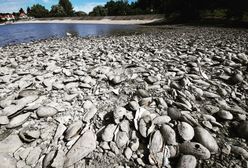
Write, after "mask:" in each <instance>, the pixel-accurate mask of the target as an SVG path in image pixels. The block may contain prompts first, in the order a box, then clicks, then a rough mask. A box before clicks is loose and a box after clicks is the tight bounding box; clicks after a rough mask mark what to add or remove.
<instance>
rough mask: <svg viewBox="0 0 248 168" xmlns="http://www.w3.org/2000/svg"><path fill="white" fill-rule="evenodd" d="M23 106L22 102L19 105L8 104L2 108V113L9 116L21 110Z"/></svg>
mask: <svg viewBox="0 0 248 168" xmlns="http://www.w3.org/2000/svg"><path fill="white" fill-rule="evenodd" d="M24 107H25V105H23V104H21V105H20V104H19V105H9V106H7V107H5V108H4V109H3V115H5V116H8V117H9V116H11V115H14V114H16V113H17V112H19V111H21V110H22V109H23V108H24Z"/></svg>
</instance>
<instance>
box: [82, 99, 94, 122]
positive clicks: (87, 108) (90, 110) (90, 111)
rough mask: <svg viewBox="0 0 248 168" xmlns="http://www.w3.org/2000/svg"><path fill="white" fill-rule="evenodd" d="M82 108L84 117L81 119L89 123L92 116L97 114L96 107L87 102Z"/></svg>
mask: <svg viewBox="0 0 248 168" xmlns="http://www.w3.org/2000/svg"><path fill="white" fill-rule="evenodd" d="M83 108H84V110H85V115H84V117H83V121H85V122H90V120H91V119H92V118H93V117H94V115H95V114H96V112H97V108H96V106H95V105H94V104H93V103H92V102H91V101H89V100H87V101H86V102H85V103H84V105H83Z"/></svg>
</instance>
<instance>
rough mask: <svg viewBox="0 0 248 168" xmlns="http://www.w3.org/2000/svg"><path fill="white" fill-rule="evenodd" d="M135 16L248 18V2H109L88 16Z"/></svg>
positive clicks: (175, 0)
mask: <svg viewBox="0 0 248 168" xmlns="http://www.w3.org/2000/svg"><path fill="white" fill-rule="evenodd" d="M137 14H165V15H166V17H167V18H169V17H174V18H179V19H180V18H181V19H198V18H200V17H201V16H202V15H214V16H217V17H223V18H229V19H236V20H237V19H238V20H240V19H242V18H243V17H244V16H248V0H235V1H234V0H137V1H136V2H133V3H131V4H129V3H128V1H127V0H117V1H114V0H110V1H108V2H107V3H106V4H105V5H104V6H96V7H95V8H94V9H93V11H92V12H90V13H89V15H92V16H107V15H108V16H116V15H137Z"/></svg>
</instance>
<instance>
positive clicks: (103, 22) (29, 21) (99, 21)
mask: <svg viewBox="0 0 248 168" xmlns="http://www.w3.org/2000/svg"><path fill="white" fill-rule="evenodd" d="M159 20H161V19H151V20H111V19H101V20H71V19H65V20H28V21H17V22H15V23H14V24H24V23H70V24H71V23H77V24H78V23H81V24H121V25H123V24H124V25H130V24H147V23H152V22H155V21H159Z"/></svg>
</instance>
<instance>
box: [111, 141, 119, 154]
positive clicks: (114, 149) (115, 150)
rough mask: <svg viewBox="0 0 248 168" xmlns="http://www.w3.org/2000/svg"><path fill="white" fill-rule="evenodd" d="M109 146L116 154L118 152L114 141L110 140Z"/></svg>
mask: <svg viewBox="0 0 248 168" xmlns="http://www.w3.org/2000/svg"><path fill="white" fill-rule="evenodd" d="M109 146H110V149H111V150H112V151H113V152H114V153H115V154H116V155H118V154H120V150H119V148H118V147H117V145H116V143H115V142H113V141H111V142H110V143H109Z"/></svg>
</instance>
